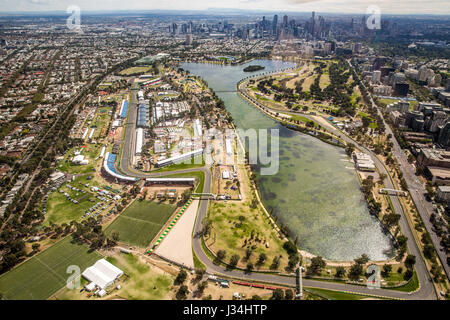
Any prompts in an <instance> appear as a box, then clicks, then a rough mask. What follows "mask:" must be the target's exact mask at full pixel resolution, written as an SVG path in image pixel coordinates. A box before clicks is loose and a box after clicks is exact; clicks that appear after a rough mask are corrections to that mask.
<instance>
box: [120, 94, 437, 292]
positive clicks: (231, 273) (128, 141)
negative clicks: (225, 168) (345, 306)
mask: <svg viewBox="0 0 450 320" xmlns="http://www.w3.org/2000/svg"><path fill="white" fill-rule="evenodd" d="M136 110H137V105H136V98H135V95H134V94H133V97H132V101H130V110H129V118H128V121H127V130H126V134H125V141H124V148H123V151H122V154H121V156H120V170H121V171H122V172H123V173H124V174H126V175H129V176H132V177H138V178H148V177H158V176H163V175H167V174H169V173H168V172H164V173H144V172H139V171H136V170H134V169H132V168H131V166H132V163H131V161H132V156H133V152H134V149H133V147H134V143H135V142H134V140H135V127H136V115H137V111H136ZM343 138H344V139H350V138H345V137H343ZM350 140H351V139H350ZM350 140H349V141H350ZM351 141H353V140H351ZM352 143H354V142H352ZM362 150H365V149H364V148H362ZM367 152H368V153H369V154H372V153H371V152H370V151H368V150H367ZM374 160H375V161H376V158H375V159H374ZM378 161H379V160H378ZM378 165H379V163H378ZM380 168H384V167H383V166H381V167H380ZM381 170H383V169H381ZM384 170H385V169H384ZM195 171H203V172H204V173H205V185H204V192H206V193H209V192H211V172H210V168H209V167H203V168H195V169H187V170H179V171H171V172H170V174H178V173H189V172H195ZM382 172H383V171H382ZM387 187H390V185H389V184H388V182H387ZM208 203H209V200H202V201H201V202H200V205H199V210H198V213H197V218H196V221H195V225H194V232H193V234H194V239H193V250H194V252H195V254H196V256H197V258H198V259H199V260H200V261H201V262H202V263H203V264H204V265H205V266H206V271H207V272H208V273H210V274H217V275H224V276H228V277H232V278H238V279H244V280H251V281H261V282H268V283H273V284H279V285H289V286H295V284H296V278H295V277H294V276H292V277H290V276H281V275H275V274H264V273H256V272H253V273H250V274H247V273H245V272H243V271H240V270H226V269H225V268H224V267H222V266H218V265H215V264H214V263H213V262H212V261H211V260H210V259H209V258H208V256H207V255H206V253H205V252H204V251H203V248H202V240H201V237H200V236H198V235H199V234H200V233H201V230H202V221H203V219H204V218H206V216H207V212H208ZM393 203H394V206H395V209H396V210H398V211H397V212H403V211H402V210H401V206H400V204H399V203H398V199H396V198H393ZM401 224H402V229H403V230H408V231H410V229H409V228H408V224H407V222H406V221H405V219H404V214H402V219H401ZM406 235H407V236H408V239H409V240H408V241H409V243H408V245H409V246H411V248H410V250H411V252H412V253H413V254H415V255H416V256H418V257H420V254H418V253H417V250H418V248H417V246H415V245H414V244H415V242H414V240H413V239H414V238H413V237H412V236H411V235H410V234H408V233H407V234H406ZM417 260H418V261H417V263H416V271H417V274H418V276H419V280H420V283H421V287H420V289H419V290H418V291H416V292H414V293H412V294H408V293H406V292H402V291H394V290H388V289H369V288H368V287H366V286H359V285H351V284H343V283H334V282H325V281H318V280H311V279H304V280H303V285H304V286H305V287H315V288H322V289H329V290H338V291H347V292H354V293H359V294H366V295H379V296H383V297H387V298H395V299H414V300H429V299H436V296H435V293H434V290H433V287H432V285H431V282H430V281H429V279H428V278H427V276H426V275H427V272H426V269H424V265H423V261H422V260H421V259H420V258H419V259H417Z"/></svg>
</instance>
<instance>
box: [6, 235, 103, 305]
mask: <svg viewBox="0 0 450 320" xmlns="http://www.w3.org/2000/svg"><path fill="white" fill-rule="evenodd" d="M71 241H72V238H71V236H68V237H66V238H65V239H63V240H61V241H60V242H58V243H57V244H55V245H54V246H52V247H50V248H49V249H47V250H45V251H43V252H41V253H39V254H38V255H36V256H34V257H33V258H31V259H30V260H28V261H26V262H24V263H23V264H21V265H19V266H18V267H16V268H14V269H13V270H11V271H9V272H7V273H6V274H4V275H2V276H0V292H1V293H2V294H3V296H4V299H9V300H44V299H47V298H49V297H50V296H51V295H53V294H54V293H55V292H56V291H58V290H59V289H60V288H62V287H63V286H65V285H66V281H67V279H68V277H69V276H70V275H71V274H68V273H66V271H67V267H68V266H70V265H76V266H79V267H80V271H81V272H83V271H84V270H85V269H86V268H87V267H89V266H91V265H92V264H94V263H95V261H97V260H98V259H101V258H102V255H101V254H99V253H98V252H96V251H92V252H90V249H89V247H88V246H86V245H78V244H75V243H71Z"/></svg>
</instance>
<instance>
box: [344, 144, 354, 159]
mask: <svg viewBox="0 0 450 320" xmlns="http://www.w3.org/2000/svg"><path fill="white" fill-rule="evenodd" d="M353 151H355V145H354V144H353V143H349V144H347V146H346V147H345V152H346V153H347V155H348V156H351V155H352V153H353Z"/></svg>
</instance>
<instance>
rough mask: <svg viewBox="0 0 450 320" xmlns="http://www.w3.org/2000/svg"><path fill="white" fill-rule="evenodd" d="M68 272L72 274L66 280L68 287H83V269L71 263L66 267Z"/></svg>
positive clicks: (72, 288) (70, 288)
mask: <svg viewBox="0 0 450 320" xmlns="http://www.w3.org/2000/svg"><path fill="white" fill-rule="evenodd" d="M66 273H67V274H70V276H69V277H68V278H67V280H66V288H67V289H69V290H74V289H80V288H81V269H80V267H79V266H77V265H70V266H68V267H67V269H66Z"/></svg>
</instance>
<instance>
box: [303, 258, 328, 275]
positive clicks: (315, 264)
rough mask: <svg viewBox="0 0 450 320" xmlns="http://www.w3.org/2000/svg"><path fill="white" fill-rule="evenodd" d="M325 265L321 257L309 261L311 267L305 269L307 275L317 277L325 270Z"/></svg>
mask: <svg viewBox="0 0 450 320" xmlns="http://www.w3.org/2000/svg"><path fill="white" fill-rule="evenodd" d="M326 265H327V263H326V262H325V261H324V260H323V259H322V257H321V256H317V257H314V258H312V259H311V265H310V266H309V267H308V269H307V274H309V275H317V274H320V272H321V271H322V269H323V268H325V267H326Z"/></svg>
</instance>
